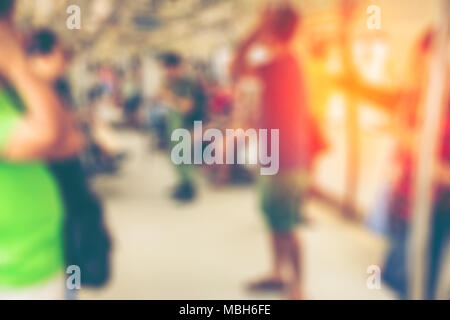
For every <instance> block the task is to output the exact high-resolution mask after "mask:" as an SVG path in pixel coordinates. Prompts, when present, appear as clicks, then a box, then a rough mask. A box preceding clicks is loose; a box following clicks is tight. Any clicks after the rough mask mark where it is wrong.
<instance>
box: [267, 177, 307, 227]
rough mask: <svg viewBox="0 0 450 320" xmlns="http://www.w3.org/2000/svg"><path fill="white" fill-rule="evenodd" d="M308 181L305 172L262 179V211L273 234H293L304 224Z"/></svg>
mask: <svg viewBox="0 0 450 320" xmlns="http://www.w3.org/2000/svg"><path fill="white" fill-rule="evenodd" d="M307 180H308V179H307V173H306V172H305V171H304V170H292V171H287V172H280V173H278V174H277V175H274V176H263V177H261V205H262V211H263V213H264V217H265V220H266V222H267V225H268V226H269V228H270V230H271V231H272V232H275V233H287V232H291V231H292V230H294V229H295V228H296V227H297V226H298V225H299V224H300V223H301V222H302V217H301V213H300V212H301V205H302V202H303V201H302V200H303V196H304V195H305V192H306V190H307V186H308V183H307Z"/></svg>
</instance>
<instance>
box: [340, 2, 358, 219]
mask: <svg viewBox="0 0 450 320" xmlns="http://www.w3.org/2000/svg"><path fill="white" fill-rule="evenodd" d="M354 6H356V2H355V1H354V0H342V1H341V9H342V12H343V13H342V16H341V19H342V21H341V23H342V29H341V32H342V33H341V46H342V62H343V66H344V70H345V71H344V72H347V73H348V74H349V76H350V78H355V74H356V71H355V68H354V65H353V59H352V52H351V50H352V42H351V18H352V14H351V13H352V11H353V9H354V8H353V7H354ZM346 100H347V109H346V126H345V128H346V151H347V158H346V182H345V183H346V185H345V194H344V200H343V212H344V215H345V216H346V217H347V218H350V219H357V218H358V217H357V214H356V210H355V209H356V204H357V194H358V178H359V136H358V134H359V127H358V109H357V105H356V100H355V96H354V94H353V92H352V90H351V88H348V89H347V91H346Z"/></svg>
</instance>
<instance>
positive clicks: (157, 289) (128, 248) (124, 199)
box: [80, 132, 394, 299]
mask: <svg viewBox="0 0 450 320" xmlns="http://www.w3.org/2000/svg"><path fill="white" fill-rule="evenodd" d="M121 139H122V142H123V143H124V146H125V147H126V149H127V150H128V152H129V157H128V158H127V160H126V162H125V163H124V166H123V169H122V170H121V172H120V174H119V175H118V176H114V177H101V178H99V179H98V180H97V181H96V188H97V189H98V191H99V192H100V194H101V195H103V196H104V199H105V206H106V209H107V210H106V211H107V212H106V219H107V224H108V226H109V228H110V231H111V233H112V235H113V238H114V252H113V277H112V279H111V282H110V284H109V285H108V286H107V287H105V288H104V289H101V290H83V291H82V292H81V295H80V297H81V299H278V298H280V297H281V296H280V295H275V294H269V295H268V294H259V295H255V294H250V293H248V292H247V291H246V290H245V284H246V282H247V281H248V280H252V279H254V278H255V277H258V276H260V275H262V274H264V273H265V272H266V271H267V270H268V269H269V266H270V252H269V250H268V248H269V247H268V245H269V244H268V241H267V238H266V236H267V234H266V231H265V227H264V225H263V222H262V219H261V216H260V213H259V211H258V202H257V194H256V192H255V190H254V188H252V187H227V188H224V189H215V188H212V187H211V186H209V185H207V184H206V183H205V182H202V183H201V189H200V196H199V198H198V200H197V201H196V202H194V203H192V204H188V205H179V204H177V203H174V202H173V201H172V200H171V199H170V198H169V192H170V189H171V187H172V186H173V185H174V184H175V182H176V179H175V174H174V170H173V168H172V165H171V163H170V162H169V159H168V157H167V156H166V155H164V154H162V153H158V152H151V151H150V147H149V145H150V144H149V140H148V138H147V137H145V136H143V135H141V134H137V133H131V132H125V133H121ZM306 211H307V215H308V217H309V221H308V223H307V224H306V225H305V226H304V227H302V229H301V231H300V232H301V236H302V239H303V246H304V260H303V266H304V287H305V295H306V297H307V298H309V299H393V298H394V295H393V294H392V292H390V291H389V290H388V289H387V288H386V287H384V286H382V287H381V289H380V290H369V289H368V288H367V285H366V281H367V278H368V276H369V275H368V274H367V273H366V270H367V268H368V266H370V265H380V264H381V262H382V257H383V252H384V250H385V249H386V242H385V240H384V239H382V238H380V237H377V236H375V235H373V234H372V233H370V232H369V231H368V230H367V229H366V228H364V227H363V226H360V225H354V224H352V223H349V222H345V221H343V220H342V219H341V218H339V217H338V216H337V214H336V213H335V212H333V211H332V210H331V209H330V208H328V207H325V206H323V205H321V204H320V203H313V202H311V203H309V204H308V205H307V208H306Z"/></svg>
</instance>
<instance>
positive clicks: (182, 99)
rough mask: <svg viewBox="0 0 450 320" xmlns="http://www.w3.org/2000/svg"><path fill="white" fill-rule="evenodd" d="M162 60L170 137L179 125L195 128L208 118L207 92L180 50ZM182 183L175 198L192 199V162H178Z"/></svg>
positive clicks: (163, 95)
mask: <svg viewBox="0 0 450 320" xmlns="http://www.w3.org/2000/svg"><path fill="white" fill-rule="evenodd" d="M162 64H163V67H164V69H165V71H166V83H165V86H164V88H163V90H162V93H161V95H162V100H163V101H164V103H165V104H166V105H168V106H169V113H168V115H167V129H168V140H169V141H171V135H172V132H173V131H174V130H176V129H179V128H184V129H188V130H192V129H193V127H194V122H195V121H204V120H206V95H205V92H204V90H203V88H202V86H201V85H200V84H199V83H198V82H196V81H195V80H194V79H192V78H190V77H189V76H188V75H187V73H186V71H185V69H184V63H183V60H182V58H181V57H180V56H179V55H178V54H176V53H166V54H164V55H163V56H162ZM176 168H177V173H178V176H179V180H180V182H179V184H178V186H177V187H176V188H175V190H174V193H173V195H172V196H173V198H174V199H176V200H180V201H190V200H193V199H194V198H195V196H196V185H195V169H194V167H193V166H192V165H186V164H182V165H178V166H176Z"/></svg>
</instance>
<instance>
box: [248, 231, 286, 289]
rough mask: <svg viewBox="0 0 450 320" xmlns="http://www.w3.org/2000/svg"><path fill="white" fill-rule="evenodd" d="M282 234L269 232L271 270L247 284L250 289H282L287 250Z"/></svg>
mask: <svg viewBox="0 0 450 320" xmlns="http://www.w3.org/2000/svg"><path fill="white" fill-rule="evenodd" d="M283 237H284V236H280V235H278V234H275V233H272V234H271V242H272V243H271V245H272V270H271V272H270V273H269V275H268V276H266V277H264V278H263V279H261V280H258V281H255V282H253V283H251V284H250V285H249V289H250V290H283V289H284V283H285V282H284V280H283V274H282V270H283V267H284V266H285V265H286V262H287V259H286V258H287V255H286V253H287V251H286V245H285V241H284V239H283Z"/></svg>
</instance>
